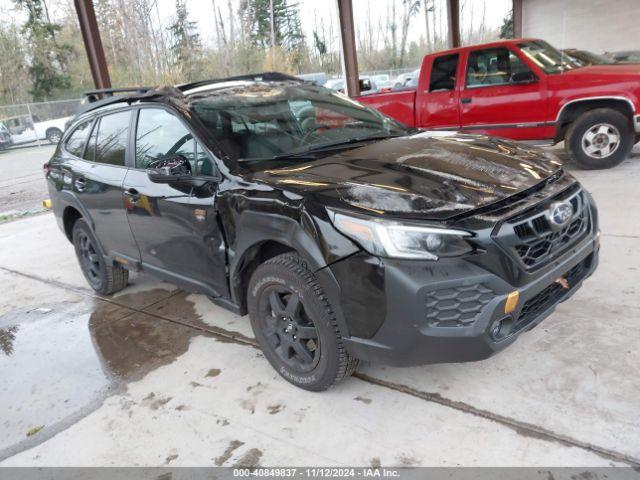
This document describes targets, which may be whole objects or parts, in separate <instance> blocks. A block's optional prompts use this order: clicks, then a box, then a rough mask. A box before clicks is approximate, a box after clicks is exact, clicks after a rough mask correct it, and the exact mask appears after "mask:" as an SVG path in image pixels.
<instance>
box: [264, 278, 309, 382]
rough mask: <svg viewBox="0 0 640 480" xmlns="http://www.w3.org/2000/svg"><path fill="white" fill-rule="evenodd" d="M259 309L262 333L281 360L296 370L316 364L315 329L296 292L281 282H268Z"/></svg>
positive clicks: (306, 370) (303, 371)
mask: <svg viewBox="0 0 640 480" xmlns="http://www.w3.org/2000/svg"><path fill="white" fill-rule="evenodd" d="M259 312H260V321H261V323H262V328H263V332H264V335H265V336H266V337H267V340H268V341H269V343H270V345H271V347H272V348H273V350H274V352H275V353H276V354H277V355H278V357H279V358H280V360H282V362H284V363H285V364H287V365H288V366H289V367H290V368H292V369H293V370H295V371H297V372H299V373H305V372H309V371H310V370H312V369H313V368H314V367H315V366H316V365H317V364H318V361H319V359H320V344H319V340H318V330H317V329H316V327H315V326H314V324H313V321H312V320H311V319H310V318H309V316H308V315H307V312H306V310H305V308H304V305H303V304H302V302H301V300H300V295H299V294H297V293H295V292H292V291H291V290H290V289H289V288H287V287H285V286H283V285H277V284H275V285H271V286H269V287H267V288H265V289H264V290H263V292H262V294H261V296H260V300H259Z"/></svg>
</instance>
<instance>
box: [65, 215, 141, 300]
mask: <svg viewBox="0 0 640 480" xmlns="http://www.w3.org/2000/svg"><path fill="white" fill-rule="evenodd" d="M72 239H73V246H74V247H75V250H76V256H77V257H78V263H80V268H81V270H82V273H83V274H84V277H85V278H86V279H87V282H89V285H90V286H91V288H93V289H94V290H95V291H96V292H98V293H101V294H103V295H110V294H112V293H116V292H118V291H120V290H122V289H123V288H124V287H126V286H127V282H128V280H129V271H128V270H126V269H124V268H122V267H121V266H120V265H117V264H111V265H109V264H107V262H105V259H104V257H103V256H102V253H100V249H99V247H98V242H97V241H96V238H95V237H94V235H93V232H92V231H91V229H90V228H89V225H87V222H85V221H84V220H83V219H82V218H79V219H78V220H76V222H75V223H74V224H73V230H72Z"/></svg>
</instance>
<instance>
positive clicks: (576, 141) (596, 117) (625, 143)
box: [565, 108, 634, 169]
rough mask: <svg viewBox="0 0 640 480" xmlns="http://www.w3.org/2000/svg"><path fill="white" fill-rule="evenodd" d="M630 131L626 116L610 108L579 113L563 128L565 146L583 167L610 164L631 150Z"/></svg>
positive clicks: (600, 167)
mask: <svg viewBox="0 0 640 480" xmlns="http://www.w3.org/2000/svg"><path fill="white" fill-rule="evenodd" d="M633 142H634V133H633V132H632V131H631V126H630V123H629V119H628V118H627V117H625V116H624V115H623V114H622V113H620V112H618V111H616V110H612V109H610V108H597V109H594V110H590V111H588V112H586V113H583V114H582V115H581V116H580V117H578V118H577V119H576V120H575V121H574V122H573V123H572V124H571V126H570V127H569V129H568V130H567V135H566V138H565V149H566V150H567V153H568V154H569V155H571V156H572V157H573V158H575V160H576V162H577V163H578V165H579V166H580V167H582V168H585V169H602V168H611V167H614V166H616V165H618V164H619V163H621V162H622V161H623V160H624V159H625V158H627V156H628V155H629V152H630V151H631V148H632V147H633Z"/></svg>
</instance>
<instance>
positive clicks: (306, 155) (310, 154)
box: [239, 133, 405, 162]
mask: <svg viewBox="0 0 640 480" xmlns="http://www.w3.org/2000/svg"><path fill="white" fill-rule="evenodd" d="M403 136H405V134H403V133H379V134H374V135H363V136H360V137H353V138H349V139H346V140H341V141H339V142H331V143H323V144H320V145H316V146H314V147H311V148H308V149H306V150H303V151H301V152H284V153H279V154H277V155H274V156H272V157H262V158H241V159H239V161H241V162H268V161H273V160H289V159H298V160H315V159H316V158H317V155H314V154H318V153H322V152H331V151H333V150H342V149H343V148H345V147H348V146H349V145H353V144H358V143H362V142H367V141H370V140H385V139H387V138H397V137H403Z"/></svg>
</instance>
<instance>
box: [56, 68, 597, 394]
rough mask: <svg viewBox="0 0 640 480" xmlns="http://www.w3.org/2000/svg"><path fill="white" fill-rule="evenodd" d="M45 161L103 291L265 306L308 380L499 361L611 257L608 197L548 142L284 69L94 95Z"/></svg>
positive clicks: (86, 267)
mask: <svg viewBox="0 0 640 480" xmlns="http://www.w3.org/2000/svg"><path fill="white" fill-rule="evenodd" d="M99 97H100V98H99ZM45 171H46V176H47V180H48V182H47V183H48V187H49V191H50V194H51V198H52V204H53V208H54V211H55V215H56V217H57V220H58V223H59V225H60V228H61V229H62V230H63V231H64V233H65V234H66V236H67V237H68V239H69V240H70V241H72V242H73V244H74V246H75V250H76V253H77V256H78V260H79V262H80V266H81V268H82V271H83V273H84V275H85V277H86V279H87V281H88V282H89V284H90V285H91V287H92V288H93V289H94V290H96V291H97V292H99V293H101V294H111V293H114V292H117V291H118V290H120V289H122V288H124V287H125V286H126V285H127V279H128V272H129V271H130V270H143V271H145V272H148V273H151V274H152V275H155V276H158V277H161V278H163V279H165V280H168V281H170V282H173V283H175V284H177V285H179V286H180V287H181V288H183V289H185V290H188V291H193V292H200V293H204V294H205V295H207V296H209V297H210V298H211V299H212V300H213V301H214V302H215V303H216V304H218V305H221V306H223V307H225V308H228V309H230V310H232V311H234V312H236V313H238V314H240V315H244V314H246V313H249V316H250V319H251V325H252V327H253V331H254V333H255V336H256V338H257V340H258V342H259V343H260V345H261V347H262V349H263V351H264V354H265V356H266V357H267V359H268V360H269V362H270V363H271V364H272V365H273V367H274V368H275V369H276V370H277V371H278V373H280V374H281V375H282V376H283V377H284V378H285V379H286V380H288V381H289V382H291V383H293V384H295V385H297V386H299V387H302V388H305V389H309V390H323V389H326V388H328V387H330V386H331V385H333V384H334V383H336V382H337V381H339V380H341V379H342V378H344V377H346V376H348V375H349V374H350V373H351V372H353V370H354V369H355V367H356V365H357V362H358V360H365V361H371V362H377V363H385V364H390V365H417V364H428V363H438V362H461V361H472V360H480V359H484V358H487V357H489V356H490V355H492V354H493V353H495V352H497V351H499V350H502V349H503V348H505V347H506V346H508V345H509V344H511V343H512V342H513V341H514V340H515V339H516V338H517V337H518V335H519V334H520V333H522V332H524V331H526V330H530V329H531V328H533V327H535V326H536V325H537V324H538V323H540V322H541V321H542V320H543V319H544V318H545V317H547V316H548V315H549V314H550V313H551V311H552V310H553V309H554V307H555V306H556V305H557V304H558V303H559V302H561V301H563V300H565V299H567V298H568V297H569V296H571V295H572V294H573V293H574V292H575V291H576V289H577V288H579V287H580V285H581V284H582V282H583V280H584V279H585V278H587V277H588V276H589V275H591V274H592V273H593V271H594V269H595V268H596V265H597V262H598V250H599V244H598V226H597V212H596V207H595V204H594V202H593V199H592V198H591V196H590V195H589V193H587V192H586V191H585V190H584V188H582V187H581V186H580V184H579V183H578V182H577V181H576V180H575V179H574V178H573V177H572V176H571V175H569V174H568V173H566V172H565V171H564V170H563V169H562V166H561V165H560V164H559V163H558V162H557V161H556V160H555V159H554V157H553V156H552V155H550V154H548V153H544V152H542V151H540V150H535V149H530V148H527V147H525V146H522V145H518V144H515V143H513V142H506V141H502V140H499V139H496V138H490V137H486V136H472V135H459V134H449V133H446V134H445V133H442V132H440V133H437V132H436V133H434V132H423V131H417V130H413V129H408V128H407V127H405V126H403V125H401V124H399V123H398V122H396V121H395V120H392V119H390V118H388V117H386V116H384V115H382V114H380V113H378V112H376V111H375V110H372V109H370V108H367V107H365V106H363V105H361V104H360V103H358V102H356V101H353V100H351V99H349V98H347V97H345V96H343V95H341V94H338V93H336V92H333V91H331V90H328V89H325V88H323V87H319V86H315V85H312V84H309V83H306V82H303V81H301V80H298V79H295V78H293V77H289V76H286V75H282V74H276V73H267V74H261V75H256V76H243V77H234V78H229V79H225V80H218V81H206V82H199V83H192V84H188V85H181V86H178V87H165V88H140V89H134V90H126V91H121V92H118V91H115V90H109V91H101V92H91V93H90V94H89V95H88V96H87V101H86V102H85V104H84V105H83V107H82V108H81V111H80V112H79V113H78V115H77V116H76V118H75V119H74V120H73V121H72V123H71V124H70V126H69V128H68V129H67V132H66V133H65V134H64V136H63V138H62V140H61V142H60V144H59V145H58V148H57V150H56V152H55V154H54V156H53V158H52V159H51V160H50V161H49V162H48V163H47V164H46V165H45Z"/></svg>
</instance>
